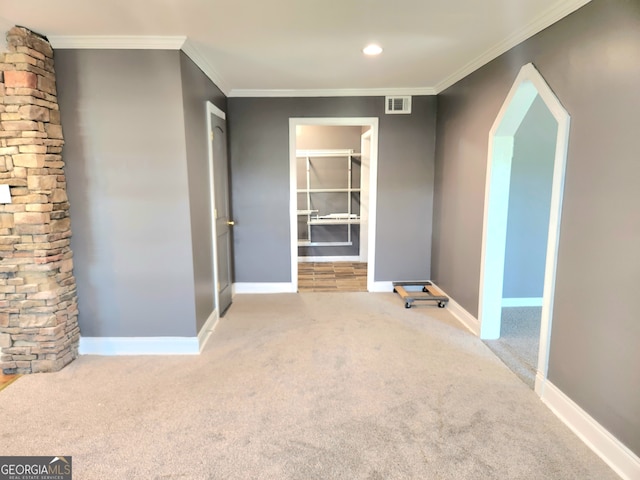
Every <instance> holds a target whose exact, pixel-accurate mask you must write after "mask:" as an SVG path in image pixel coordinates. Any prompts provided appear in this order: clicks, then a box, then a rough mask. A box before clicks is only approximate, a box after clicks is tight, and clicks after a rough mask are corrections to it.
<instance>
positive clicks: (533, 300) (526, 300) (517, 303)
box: [502, 297, 542, 307]
mask: <svg viewBox="0 0 640 480" xmlns="http://www.w3.org/2000/svg"><path fill="white" fill-rule="evenodd" d="M502 306H503V307H541V306H542V297H523V298H503V299H502Z"/></svg>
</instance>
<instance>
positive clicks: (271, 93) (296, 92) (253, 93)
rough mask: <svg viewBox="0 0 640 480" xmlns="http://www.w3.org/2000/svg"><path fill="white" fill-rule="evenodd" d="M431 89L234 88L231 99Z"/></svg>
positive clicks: (430, 91) (420, 92)
mask: <svg viewBox="0 0 640 480" xmlns="http://www.w3.org/2000/svg"><path fill="white" fill-rule="evenodd" d="M437 93H438V92H436V90H435V89H434V88H431V87H416V88H336V89H332V88H327V89H272V90H269V89H264V90H261V89H244V88H234V89H232V90H231V91H230V92H229V95H228V96H229V97H386V96H388V95H436V94H437Z"/></svg>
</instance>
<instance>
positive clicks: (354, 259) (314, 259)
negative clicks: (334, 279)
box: [298, 255, 366, 263]
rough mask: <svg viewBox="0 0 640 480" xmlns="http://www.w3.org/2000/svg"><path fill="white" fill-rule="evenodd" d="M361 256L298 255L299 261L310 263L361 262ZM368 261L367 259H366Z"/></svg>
mask: <svg viewBox="0 0 640 480" xmlns="http://www.w3.org/2000/svg"><path fill="white" fill-rule="evenodd" d="M361 261H362V260H361V259H360V257H359V256H357V255H356V256H353V255H352V256H344V257H298V263H310V262H316V263H320V262H361ZM364 261H365V262H366V260H364Z"/></svg>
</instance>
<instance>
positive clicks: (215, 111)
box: [207, 101, 227, 320]
mask: <svg viewBox="0 0 640 480" xmlns="http://www.w3.org/2000/svg"><path fill="white" fill-rule="evenodd" d="M211 115H215V116H216V117H219V118H221V119H223V120H226V119H227V115H226V113H224V112H223V111H222V110H220V109H219V108H218V107H216V106H215V105H214V104H213V103H211V102H209V101H207V151H208V154H209V193H210V197H209V202H210V205H211V245H212V251H211V254H212V255H213V298H214V301H215V305H214V310H213V316H214V318H215V319H216V320H217V319H218V318H220V298H219V292H218V278H219V273H218V235H217V231H216V214H215V212H216V191H215V181H214V175H215V170H214V168H213V144H212V140H211V133H212V132H213V125H212V124H211ZM225 133H226V132H225Z"/></svg>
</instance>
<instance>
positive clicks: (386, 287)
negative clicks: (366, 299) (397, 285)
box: [367, 282, 393, 293]
mask: <svg viewBox="0 0 640 480" xmlns="http://www.w3.org/2000/svg"><path fill="white" fill-rule="evenodd" d="M367 289H368V290H369V291H370V292H376V293H381V292H393V282H373V284H371V285H367Z"/></svg>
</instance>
